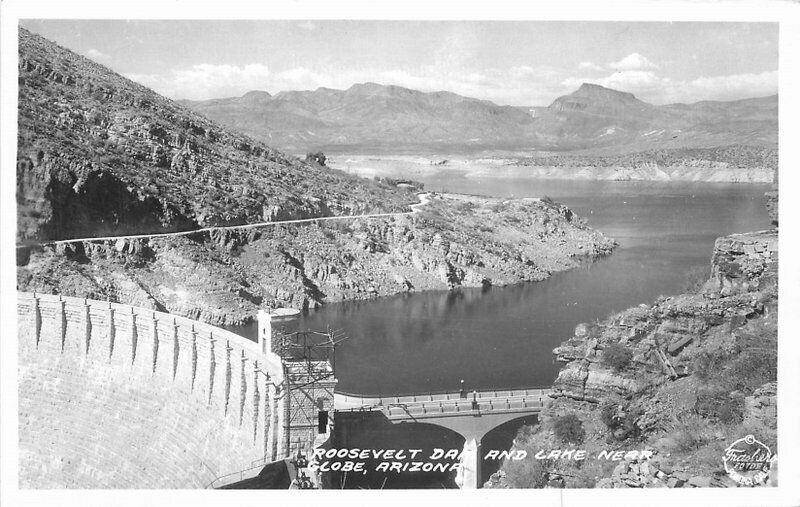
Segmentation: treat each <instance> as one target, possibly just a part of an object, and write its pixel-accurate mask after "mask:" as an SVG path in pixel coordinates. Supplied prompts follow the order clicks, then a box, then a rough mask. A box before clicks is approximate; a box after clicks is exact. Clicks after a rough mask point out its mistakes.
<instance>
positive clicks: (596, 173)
mask: <svg viewBox="0 0 800 507" xmlns="http://www.w3.org/2000/svg"><path fill="white" fill-rule="evenodd" d="M523 162H524V160H523V159H521V158H499V157H498V158H492V157H489V158H467V157H463V156H462V157H449V156H448V155H442V156H440V157H433V156H431V157H421V156H409V155H331V156H330V157H329V158H328V166H329V167H330V168H332V169H337V170H340V171H343V172H345V173H348V174H353V175H357V176H361V177H367V178H371V177H395V178H397V177H400V178H410V179H414V178H425V177H435V176H442V175H448V174H449V175H452V176H453V177H460V178H486V177H491V178H499V179H517V178H519V179H541V180H564V181H655V182H665V183H666V182H675V183H749V184H752V183H758V184H761V183H763V184H768V183H772V182H773V180H774V177H775V173H774V171H773V169H771V168H768V167H763V166H757V167H733V166H731V165H730V164H727V163H724V162H710V161H705V160H700V161H696V162H693V163H682V164H677V165H670V166H658V165H656V164H653V163H648V164H640V165H638V166H630V167H629V166H623V165H610V166H604V167H600V166H590V165H582V164H580V165H579V164H576V165H563V166H555V165H542V166H537V165H525V164H524V163H523Z"/></svg>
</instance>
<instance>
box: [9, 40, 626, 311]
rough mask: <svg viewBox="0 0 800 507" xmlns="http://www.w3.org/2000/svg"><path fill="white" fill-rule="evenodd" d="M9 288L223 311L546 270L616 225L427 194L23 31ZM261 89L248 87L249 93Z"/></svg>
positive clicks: (533, 206) (597, 245)
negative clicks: (230, 124)
mask: <svg viewBox="0 0 800 507" xmlns="http://www.w3.org/2000/svg"><path fill="white" fill-rule="evenodd" d="M19 69H20V108H19V109H20V117H19V127H20V128H19V151H18V155H17V160H18V164H17V205H18V209H19V219H18V224H19V229H18V234H17V238H18V249H17V250H18V272H17V274H18V288H19V289H20V290H32V291H39V292H47V293H59V294H65V295H72V296H82V297H90V298H94V299H100V300H106V299H108V300H111V301H118V302H124V303H128V304H134V305H138V306H144V307H148V308H153V309H158V310H166V311H169V312H173V313H176V314H179V315H184V316H189V317H193V318H197V319H201V320H204V321H207V322H212V323H217V324H240V323H244V322H247V321H249V320H251V319H252V318H253V317H254V316H255V314H256V312H257V310H258V309H259V308H261V307H275V306H293V307H297V308H308V307H314V306H318V305H321V304H324V303H326V302H329V301H339V300H343V299H358V298H369V297H374V296H378V295H388V294H395V293H398V292H405V291H415V290H426V289H448V288H456V287H459V286H488V285H494V284H508V283H515V282H519V281H523V280H540V279H543V278H546V277H547V276H548V275H549V274H550V273H552V272H554V271H559V270H564V269H568V268H570V267H572V266H575V265H576V264H577V263H578V262H579V261H580V258H582V257H585V256H590V257H591V256H597V255H603V254H606V253H608V252H610V251H611V249H612V247H613V246H614V242H613V241H612V240H610V239H608V238H606V237H605V236H603V235H602V234H600V233H598V232H596V231H593V230H591V229H589V228H588V227H587V226H586V225H585V223H584V222H583V221H582V220H581V219H579V218H578V217H576V216H574V215H573V214H572V212H571V211H570V210H569V209H567V208H566V207H564V206H561V205H558V204H555V203H552V202H549V201H539V200H535V199H533V200H531V199H527V200H515V201H504V200H497V199H485V198H479V197H465V196H455V195H443V196H433V197H431V200H430V202H429V203H427V204H425V205H424V206H422V207H418V208H417V209H418V210H419V212H416V213H413V214H397V215H394V216H382V217H373V218H361V219H352V218H342V219H336V220H329V221H321V222H307V223H304V224H282V225H274V226H266V227H257V228H250V229H246V230H240V229H239V230H235V231H230V230H229V231H225V232H222V231H219V230H212V231H210V232H209V231H206V232H198V233H194V234H191V235H184V236H171V237H159V238H152V237H151V238H140V239H115V240H94V241H90V240H87V241H80V242H73V243H67V244H63V243H62V244H59V245H58V246H54V245H53V244H48V243H46V242H44V244H43V242H42V240H47V239H58V238H76V237H77V238H81V237H89V238H96V237H99V236H103V235H113V236H119V235H124V234H142V233H152V232H164V231H171V230H194V229H196V228H198V227H199V226H212V225H227V224H243V223H252V222H261V221H272V220H287V219H292V218H304V217H321V216H333V215H353V214H362V213H370V212H373V211H377V212H393V211H407V210H408V209H409V206H408V204H409V203H412V202H417V196H416V195H415V189H414V188H413V186H408V185H405V187H408V188H398V187H401V186H404V185H395V184H393V183H392V182H390V181H386V180H381V181H375V180H365V179H361V178H357V177H355V176H350V175H347V174H345V173H342V172H339V171H335V170H332V169H329V168H325V167H322V166H320V165H318V164H316V163H312V164H307V163H304V162H300V161H299V160H295V159H292V158H289V157H286V156H285V155H283V154H281V153H280V152H277V151H275V150H272V149H270V148H269V147H267V146H265V145H263V144H261V143H259V142H257V141H254V140H253V139H251V138H249V137H246V136H245V135H243V134H237V133H234V132H232V131H230V130H227V129H226V128H224V127H221V126H219V125H217V124H215V123H213V122H211V121H209V120H207V119H205V118H203V117H201V116H199V115H197V114H195V113H192V112H190V111H188V110H186V109H184V108H183V107H182V106H180V105H177V104H175V103H173V102H171V101H169V100H168V99H165V98H163V97H160V96H159V95H157V94H155V93H154V92H152V91H150V90H148V89H146V88H143V87H141V86H139V85H136V84H135V83H133V82H131V81H128V80H126V79H124V78H122V77H120V76H118V75H116V74H114V73H113V72H111V71H109V70H108V69H106V68H104V67H102V66H100V65H97V64H95V63H93V62H91V61H89V60H87V59H85V58H83V57H80V56H78V55H75V54H73V53H71V52H69V51H67V50H65V49H63V48H60V47H58V46H57V45H55V44H53V43H51V42H49V41H47V40H45V39H43V38H41V37H39V36H36V35H34V34H31V33H29V32H27V31H25V30H20V61H19ZM256 98H257V97H256Z"/></svg>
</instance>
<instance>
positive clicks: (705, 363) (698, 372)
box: [692, 349, 728, 381]
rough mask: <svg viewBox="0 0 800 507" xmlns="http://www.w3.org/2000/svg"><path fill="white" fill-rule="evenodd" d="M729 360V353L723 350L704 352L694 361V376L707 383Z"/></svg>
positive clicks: (695, 357)
mask: <svg viewBox="0 0 800 507" xmlns="http://www.w3.org/2000/svg"><path fill="white" fill-rule="evenodd" d="M727 360H728V353H727V352H725V351H724V350H721V349H713V350H710V351H709V350H703V351H701V352H700V353H698V354H697V355H696V356H694V358H693V359H692V374H694V376H696V377H697V378H699V379H700V380H702V381H706V380H708V379H709V378H711V377H712V376H713V375H714V374H715V373H717V372H718V371H719V369H720V367H721V366H722V365H723V364H725V363H726V362H727Z"/></svg>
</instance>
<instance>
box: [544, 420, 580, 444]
mask: <svg viewBox="0 0 800 507" xmlns="http://www.w3.org/2000/svg"><path fill="white" fill-rule="evenodd" d="M552 424H553V433H555V435H556V438H557V439H559V440H560V441H562V442H563V443H565V444H580V443H582V442H583V439H584V437H585V436H586V431H585V430H584V429H583V422H581V420H580V419H579V418H578V416H577V415H575V414H565V415H562V416H559V417H556V418H555V419H553V423H552Z"/></svg>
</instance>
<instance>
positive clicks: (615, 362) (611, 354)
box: [603, 343, 633, 371]
mask: <svg viewBox="0 0 800 507" xmlns="http://www.w3.org/2000/svg"><path fill="white" fill-rule="evenodd" d="M632 357H633V353H632V352H631V350H630V349H629V348H628V347H626V346H625V345H623V344H621V343H612V344H610V345H607V346H606V347H605V348H604V349H603V362H604V363H606V364H607V365H609V366H610V367H612V368H614V369H615V370H616V371H622V370H624V369H625V367H626V366H628V364H630V362H631V358H632Z"/></svg>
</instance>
